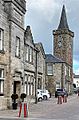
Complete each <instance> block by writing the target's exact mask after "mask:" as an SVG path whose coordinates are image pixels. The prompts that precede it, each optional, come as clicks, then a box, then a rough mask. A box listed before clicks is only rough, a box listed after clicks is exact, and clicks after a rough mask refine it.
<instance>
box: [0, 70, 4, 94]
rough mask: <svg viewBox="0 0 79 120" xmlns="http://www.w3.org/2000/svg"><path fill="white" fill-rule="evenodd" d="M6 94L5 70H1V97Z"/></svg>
mask: <svg viewBox="0 0 79 120" xmlns="http://www.w3.org/2000/svg"><path fill="white" fill-rule="evenodd" d="M3 94H4V70H3V69H0V96H1V95H3Z"/></svg>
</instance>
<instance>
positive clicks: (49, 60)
mask: <svg viewBox="0 0 79 120" xmlns="http://www.w3.org/2000/svg"><path fill="white" fill-rule="evenodd" d="M45 56H46V59H45V61H46V62H47V63H63V62H64V61H62V60H61V59H59V58H57V57H56V56H53V55H52V54H46V55H45Z"/></svg>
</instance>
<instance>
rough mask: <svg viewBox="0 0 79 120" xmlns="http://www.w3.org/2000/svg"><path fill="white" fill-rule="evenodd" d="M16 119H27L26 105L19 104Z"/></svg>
mask: <svg viewBox="0 0 79 120" xmlns="http://www.w3.org/2000/svg"><path fill="white" fill-rule="evenodd" d="M18 117H28V106H27V103H23V102H22V103H21V104H20V109H19V115H18Z"/></svg>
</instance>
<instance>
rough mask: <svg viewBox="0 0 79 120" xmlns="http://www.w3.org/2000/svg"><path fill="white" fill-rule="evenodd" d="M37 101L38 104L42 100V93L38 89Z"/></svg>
mask: <svg viewBox="0 0 79 120" xmlns="http://www.w3.org/2000/svg"><path fill="white" fill-rule="evenodd" d="M37 100H38V102H40V101H42V100H43V95H42V91H41V90H40V89H37Z"/></svg>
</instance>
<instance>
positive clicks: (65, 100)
mask: <svg viewBox="0 0 79 120" xmlns="http://www.w3.org/2000/svg"><path fill="white" fill-rule="evenodd" d="M63 102H64V103H66V102H67V96H66V95H64V96H63Z"/></svg>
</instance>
